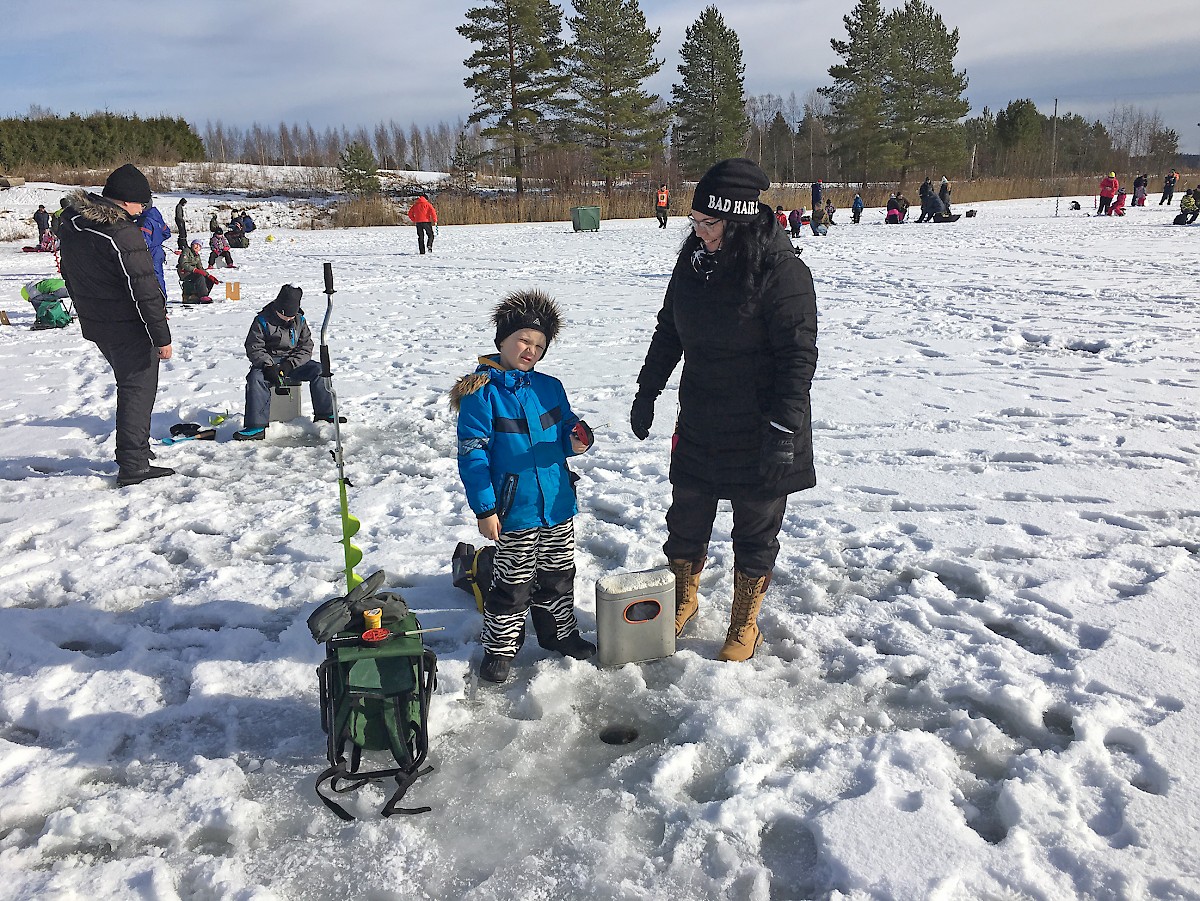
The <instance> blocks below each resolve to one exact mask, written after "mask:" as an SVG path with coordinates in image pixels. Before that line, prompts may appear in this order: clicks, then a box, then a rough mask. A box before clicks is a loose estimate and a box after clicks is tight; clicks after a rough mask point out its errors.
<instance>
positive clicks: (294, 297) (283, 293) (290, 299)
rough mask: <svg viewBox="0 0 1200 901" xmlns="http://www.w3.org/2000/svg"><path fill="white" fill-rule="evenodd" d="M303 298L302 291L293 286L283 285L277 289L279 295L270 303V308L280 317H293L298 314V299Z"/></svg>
mask: <svg viewBox="0 0 1200 901" xmlns="http://www.w3.org/2000/svg"><path fill="white" fill-rule="evenodd" d="M303 296H304V291H303V290H302V289H300V288H297V287H296V286H295V285H284V286H283V287H282V288H280V289H279V294H278V295H277V296H276V298H275V300H273V301H272V302H271V306H272V307H274V308H275V312H276V313H278V314H279V315H281V316H295V315H296V314H297V313H299V312H300V298H301V297H303Z"/></svg>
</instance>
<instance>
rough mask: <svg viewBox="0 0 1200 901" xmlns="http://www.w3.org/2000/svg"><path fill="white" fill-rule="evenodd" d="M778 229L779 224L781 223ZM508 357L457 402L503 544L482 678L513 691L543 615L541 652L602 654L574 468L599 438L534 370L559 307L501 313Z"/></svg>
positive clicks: (486, 623)
mask: <svg viewBox="0 0 1200 901" xmlns="http://www.w3.org/2000/svg"><path fill="white" fill-rule="evenodd" d="M772 224H774V223H772ZM492 321H493V322H494V323H495V325H496V349H497V350H498V351H499V353H497V354H492V355H489V356H484V357H480V358H479V365H478V367H477V368H476V370H475V372H474V373H472V374H471V375H467V376H463V377H462V378H461V379H459V380H458V382H457V383H456V384H455V385H454V388H453V389H452V390H451V392H450V402H451V405H452V406H453V407H454V408H455V409H456V410H457V411H458V473H459V476H460V477H461V478H462V483H463V488H464V489H465V491H466V495H467V502H468V503H469V504H470V506H471V510H472V511H474V513H475V516H476V517H477V522H478V527H479V534H480V535H482V536H483V537H484V538H486V539H488V540H489V541H494V542H496V556H495V560H494V562H493V576H492V586H491V591H490V592H489V593H488V596H487V600H486V601H485V603H484V608H483V631H482V633H481V635H480V641H481V642H482V643H483V651H484V654H483V662H482V663H481V664H480V666H479V677H480V678H481V679H485V680H487V681H488V682H504V681H505V680H506V679H508V677H509V674H510V672H511V670H512V661H513V658H514V657H515V656H516V655H517V651H519V650H520V648H521V642H522V640H523V639H524V635H525V613H526V611H529V610H531V611H532V615H533V628H534V632H535V633H536V635H537V640H538V644H539V645H541V646H542V647H543V648H546V649H547V650H550V651H557V652H558V653H559V654H562V655H563V656H564V657H574V658H575V659H577V660H587V659H588V658H589V657H591V656H592V655H594V654H595V653H596V646H595V645H594V644H592V643H591V642H590V641H588V640H586V639H585V638H583V636H581V635H580V634H579V625H578V623H577V622H576V620H575V527H574V519H573V517H574V516H575V514H576V513H577V512H579V508H578V507H577V505H576V503H575V490H574V488H573V487H572V484H571V482H572V479H571V471H570V470H569V469H568V468H567V458H568V457H573V456H575V455H577V454H582V453H584V452H586V451H587V450H588V449H589V448H590V447H591V446H592V444H593V441H594V438H593V436H592V431H591V429H589V428H588V426H587V423H585V422H583V420H581V419H580V418H579V417H578V416H576V415H575V414H574V413H573V412H571V405H570V403H569V402H568V401H567V394H566V391H564V390H563V386H562V382H560V381H559V380H558V379H556V378H553V377H551V376H548V375H544V374H542V373H540V372H535V371H534V367H535V366H536V365H537V364H538V362H539V361H540V360H541V359H542V357H543V356H545V354H546V350H547V348H548V347H549V346H550V343H551V342H552V341H553V340H554V338H555V337H556V336H557V335H558V331H559V328H560V325H561V314H560V313H559V309H558V305H557V304H556V303H555V302H554V301H553V300H552V299H551V298H550V297H549V295H547V294H545V293H544V292H542V291H538V290H529V291H516V292H514V293H512V294H509V295H508V296H507V297H505V298H504V299H503V300H502V301H501V302H500V304H499V305H498V306H497V307H496V309H495V310H494V311H493V313H492Z"/></svg>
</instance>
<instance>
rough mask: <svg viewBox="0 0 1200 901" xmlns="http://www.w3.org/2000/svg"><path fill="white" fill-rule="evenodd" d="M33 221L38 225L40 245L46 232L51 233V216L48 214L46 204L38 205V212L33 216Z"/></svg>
mask: <svg viewBox="0 0 1200 901" xmlns="http://www.w3.org/2000/svg"><path fill="white" fill-rule="evenodd" d="M33 221H34V223H35V224H36V225H37V230H38V243H39V244H40V243H41V241H42V238H43V237H45V235H46V232H48V231H50V214H49V213H48V212H46V207H45V205H44V204H41V203H39V204H38V208H37V211H36V212H35V213H34V214H33Z"/></svg>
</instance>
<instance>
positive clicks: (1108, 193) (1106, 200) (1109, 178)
mask: <svg viewBox="0 0 1200 901" xmlns="http://www.w3.org/2000/svg"><path fill="white" fill-rule="evenodd" d="M1120 189H1121V183H1120V182H1119V181H1117V173H1115V172H1110V173H1108V175H1106V176H1104V178H1102V179H1100V206H1099V207H1098V208H1097V209H1096V215H1097V216H1107V215H1109V212H1108V211H1109V209H1110V208H1111V207H1112V202H1113V198H1114V197H1116V196H1117V191H1119V190H1120Z"/></svg>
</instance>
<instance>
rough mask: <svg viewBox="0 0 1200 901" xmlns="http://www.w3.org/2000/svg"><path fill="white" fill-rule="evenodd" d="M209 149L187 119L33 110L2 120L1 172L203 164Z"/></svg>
mask: <svg viewBox="0 0 1200 901" xmlns="http://www.w3.org/2000/svg"><path fill="white" fill-rule="evenodd" d="M204 158H205V150H204V145H203V143H201V141H200V138H199V137H198V136H197V135H196V132H195V131H194V130H193V129H192V127H191V126H190V125H189V124H188V123H187V122H186V121H185V120H183V119H173V118H169V117H167V116H157V117H151V118H147V119H143V118H141V117H139V116H118V115H113V114H112V113H107V112H104V113H92V114H91V115H88V116H79V115H76V114H74V113H72V114H71V115H69V116H56V115H54V114H53V113H51V112H49V111H48V110H45V109H42V108H41V107H36V106H35V107H32V108H31V109H30V113H29V115H28V116H23V117H20V118H6V119H0V170H4V171H10V170H14V169H20V168H23V167H26V166H46V165H62V166H74V167H80V168H91V167H98V166H104V165H107V164H109V163H112V162H113V161H115V160H128V159H136V160H160V159H172V160H186V161H191V160H203V159H204Z"/></svg>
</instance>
